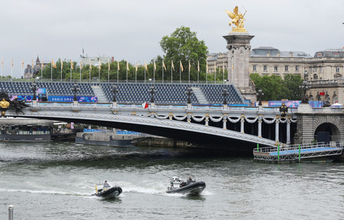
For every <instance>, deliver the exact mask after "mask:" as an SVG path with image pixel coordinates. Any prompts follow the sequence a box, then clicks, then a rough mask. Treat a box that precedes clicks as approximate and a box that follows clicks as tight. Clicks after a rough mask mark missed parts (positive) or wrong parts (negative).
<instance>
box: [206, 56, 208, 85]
mask: <svg viewBox="0 0 344 220" xmlns="http://www.w3.org/2000/svg"><path fill="white" fill-rule="evenodd" d="M205 84H208V61H205Z"/></svg>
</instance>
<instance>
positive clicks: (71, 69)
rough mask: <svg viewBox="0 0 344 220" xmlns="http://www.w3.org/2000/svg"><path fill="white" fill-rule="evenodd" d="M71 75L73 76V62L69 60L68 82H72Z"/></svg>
mask: <svg viewBox="0 0 344 220" xmlns="http://www.w3.org/2000/svg"><path fill="white" fill-rule="evenodd" d="M72 74H73V61H72V59H70V82H72Z"/></svg>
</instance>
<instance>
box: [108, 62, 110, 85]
mask: <svg viewBox="0 0 344 220" xmlns="http://www.w3.org/2000/svg"><path fill="white" fill-rule="evenodd" d="M109 82H110V61H108V83H109Z"/></svg>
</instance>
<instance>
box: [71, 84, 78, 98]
mask: <svg viewBox="0 0 344 220" xmlns="http://www.w3.org/2000/svg"><path fill="white" fill-rule="evenodd" d="M71 90H72V92H73V93H74V99H73V101H74V102H76V101H78V99H77V98H76V93H77V92H78V91H79V90H80V89H79V87H78V85H77V84H76V83H74V85H73V87H72V88H71Z"/></svg>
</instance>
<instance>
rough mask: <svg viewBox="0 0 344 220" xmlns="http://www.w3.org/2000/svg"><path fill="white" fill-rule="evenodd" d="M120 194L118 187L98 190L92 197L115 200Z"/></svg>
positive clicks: (120, 190) (120, 189)
mask: <svg viewBox="0 0 344 220" xmlns="http://www.w3.org/2000/svg"><path fill="white" fill-rule="evenodd" d="M121 193H122V188H121V187H119V186H113V187H110V188H108V189H99V190H97V192H96V193H94V194H92V195H94V196H98V197H103V198H105V199H110V198H116V197H117V196H119V195H120V194H121Z"/></svg>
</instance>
